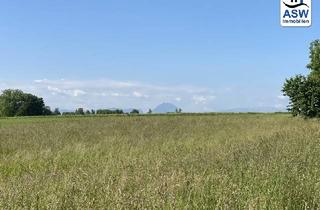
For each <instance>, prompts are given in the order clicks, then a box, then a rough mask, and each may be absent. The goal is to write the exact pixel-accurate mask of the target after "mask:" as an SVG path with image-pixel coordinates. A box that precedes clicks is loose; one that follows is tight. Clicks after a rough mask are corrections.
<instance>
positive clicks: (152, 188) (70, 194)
mask: <svg viewBox="0 0 320 210" xmlns="http://www.w3.org/2000/svg"><path fill="white" fill-rule="evenodd" d="M319 204H320V124H319V121H318V120H304V119H301V118H293V117H291V116H290V115H288V114H215V115H190V116H188V115H171V116H170V115H163V116H153V115H149V116H138V115H137V116H91V117H85V116H84V117H76V116H75V117H72V116H71V117H61V116H59V117H33V118H32V117H29V118H9V119H0V209H19V208H20V209H176V208H177V209H216V208H221V209H235V208H236V209H238V208H240V209H248V208H250V209H309V208H310V209H317V208H319Z"/></svg>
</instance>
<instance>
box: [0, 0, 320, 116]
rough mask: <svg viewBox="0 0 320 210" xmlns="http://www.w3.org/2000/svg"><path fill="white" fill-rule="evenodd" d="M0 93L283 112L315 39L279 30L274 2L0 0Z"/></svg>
mask: <svg viewBox="0 0 320 210" xmlns="http://www.w3.org/2000/svg"><path fill="white" fill-rule="evenodd" d="M0 3H1V4H0V73H1V74H0V75H1V76H0V89H5V88H21V89H23V90H25V91H28V92H31V93H34V94H37V95H39V96H41V97H43V98H44V99H45V101H46V102H47V104H48V105H50V106H51V107H53V108H54V107H60V108H68V109H70V108H75V107H85V108H102V107H105V108H108V107H119V108H125V107H137V108H142V109H147V108H149V107H150V108H153V107H154V106H156V105H157V104H159V103H161V102H172V103H174V104H176V105H177V106H179V107H182V108H183V109H184V110H185V111H219V110H225V109H231V108H237V107H250V108H259V107H260V108H262V107H276V108H284V107H285V106H286V104H287V99H286V98H283V97H282V96H281V91H280V90H281V86H282V84H283V82H284V80H285V78H287V77H290V76H293V75H294V74H298V73H302V74H305V73H307V70H306V68H305V66H306V64H307V62H308V47H309V43H310V41H312V40H314V39H317V38H320V37H319V35H320V22H319V21H320V2H319V1H315V0H314V1H313V25H312V27H310V28H282V27H281V26H280V20H279V19H280V18H279V6H280V2H279V1H278V0H273V1H270V0H268V1H267V0H246V1H216V0H202V1H201V0H193V1H190V0H183V1H182V0H149V1H148V0H67V1H66V0H37V1H36V0H28V1H21V0H19V1H18V0H0Z"/></svg>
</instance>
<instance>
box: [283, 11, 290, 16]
mask: <svg viewBox="0 0 320 210" xmlns="http://www.w3.org/2000/svg"><path fill="white" fill-rule="evenodd" d="M287 16H288V17H289V18H291V15H290V12H289V10H286V11H285V13H284V15H283V18H286V17H287Z"/></svg>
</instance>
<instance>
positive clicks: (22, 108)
mask: <svg viewBox="0 0 320 210" xmlns="http://www.w3.org/2000/svg"><path fill="white" fill-rule="evenodd" d="M129 113H130V114H139V113H140V111H139V110H138V109H133V110H131V111H130V112H129ZM95 114H99V115H103V114H125V112H124V111H123V110H122V109H115V110H111V109H98V110H93V109H91V110H85V109H83V108H78V109H76V110H75V111H73V112H62V113H61V112H60V110H59V108H55V109H54V110H51V108H50V107H49V106H46V105H45V103H44V100H43V98H40V97H37V96H35V95H32V94H30V93H24V92H23V91H22V90H17V89H16V90H13V89H7V90H4V91H2V94H1V95H0V117H17V116H48V115H95Z"/></svg>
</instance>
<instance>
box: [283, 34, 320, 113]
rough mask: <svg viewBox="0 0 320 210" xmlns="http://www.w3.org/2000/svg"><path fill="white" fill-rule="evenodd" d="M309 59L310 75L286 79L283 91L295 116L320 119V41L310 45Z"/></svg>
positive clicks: (289, 108)
mask: <svg viewBox="0 0 320 210" xmlns="http://www.w3.org/2000/svg"><path fill="white" fill-rule="evenodd" d="M309 57H310V63H309V64H308V65H307V68H308V69H310V74H309V75H307V76H303V75H296V76H294V77H292V78H289V79H286V81H285V83H284V85H283V89H282V91H283V93H284V95H285V96H288V97H289V99H290V102H289V106H288V110H289V111H290V112H291V113H292V114H293V115H294V116H297V115H301V116H304V117H320V40H316V41H314V42H312V43H311V44H310V56H309Z"/></svg>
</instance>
